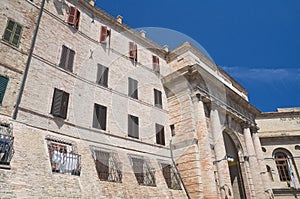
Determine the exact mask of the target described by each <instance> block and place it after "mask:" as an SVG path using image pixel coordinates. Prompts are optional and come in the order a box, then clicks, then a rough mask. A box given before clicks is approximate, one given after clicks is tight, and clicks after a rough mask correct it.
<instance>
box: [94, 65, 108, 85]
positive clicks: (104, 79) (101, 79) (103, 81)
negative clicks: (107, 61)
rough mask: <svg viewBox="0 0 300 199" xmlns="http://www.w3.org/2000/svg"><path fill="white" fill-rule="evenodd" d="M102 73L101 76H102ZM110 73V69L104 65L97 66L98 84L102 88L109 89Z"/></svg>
mask: <svg viewBox="0 0 300 199" xmlns="http://www.w3.org/2000/svg"><path fill="white" fill-rule="evenodd" d="M100 73H101V74H100ZM108 73H109V68H108V67H106V66H104V65H102V64H97V79H96V83H97V84H98V85H100V86H104V87H106V88H107V87H108Z"/></svg>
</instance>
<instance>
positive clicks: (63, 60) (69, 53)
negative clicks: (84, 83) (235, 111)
mask: <svg viewBox="0 0 300 199" xmlns="http://www.w3.org/2000/svg"><path fill="white" fill-rule="evenodd" d="M74 56H75V51H74V50H71V49H69V48H68V47H66V46H64V45H63V46H62V51H61V57H60V63H59V67H61V68H63V69H65V70H68V71H70V72H72V71H73V62H74Z"/></svg>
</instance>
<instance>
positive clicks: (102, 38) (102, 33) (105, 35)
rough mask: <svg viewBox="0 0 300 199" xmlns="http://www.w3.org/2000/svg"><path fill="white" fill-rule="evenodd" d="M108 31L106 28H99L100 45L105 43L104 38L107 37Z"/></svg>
mask: <svg viewBox="0 0 300 199" xmlns="http://www.w3.org/2000/svg"><path fill="white" fill-rule="evenodd" d="M107 33H108V30H107V27H106V26H101V33H100V43H106V38H107V36H108V34H107Z"/></svg>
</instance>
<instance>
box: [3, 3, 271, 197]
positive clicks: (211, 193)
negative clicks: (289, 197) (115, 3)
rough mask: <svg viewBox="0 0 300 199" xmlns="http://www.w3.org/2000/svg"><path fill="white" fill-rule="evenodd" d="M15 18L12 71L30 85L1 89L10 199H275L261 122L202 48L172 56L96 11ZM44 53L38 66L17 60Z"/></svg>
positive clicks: (62, 9) (60, 10)
mask: <svg viewBox="0 0 300 199" xmlns="http://www.w3.org/2000/svg"><path fill="white" fill-rule="evenodd" d="M4 7H5V8H4V9H2V10H1V14H2V15H1V16H2V20H1V24H3V26H1V27H5V28H3V30H2V32H3V35H2V41H1V45H3V47H2V46H1V57H4V60H7V63H6V64H3V65H4V68H5V67H6V66H9V65H14V64H15V65H17V66H18V67H20V68H21V69H20V72H19V76H18V80H19V82H17V81H15V82H11V83H10V81H9V83H8V85H10V86H4V85H5V84H4V83H5V82H4V81H2V82H4V83H2V84H1V85H0V86H1V89H2V90H1V96H4V97H3V100H2V104H1V111H2V110H4V109H5V104H7V107H10V108H9V109H7V110H9V111H10V112H8V114H5V113H4V112H1V113H2V115H1V119H2V122H1V125H2V126H1V132H2V136H1V137H0V141H1V143H0V145H1V153H0V154H1V161H0V176H1V178H0V195H1V197H2V196H3V197H5V198H28V197H33V198H35V197H51V198H52V197H53V198H58V197H64V198H70V197H74V198H207V199H208V198H259V199H260V198H272V197H273V196H272V189H270V187H269V178H266V176H267V167H266V166H265V163H264V159H263V153H262V151H261V145H260V141H259V138H258V133H257V127H256V123H255V117H256V116H257V115H259V114H260V111H259V110H257V109H256V108H255V107H254V106H253V105H251V104H250V103H249V101H248V98H247V91H246V90H245V89H244V88H243V87H242V86H241V85H239V84H238V83H237V82H236V81H235V80H234V79H232V78H231V77H230V76H229V75H228V74H226V73H225V72H224V71H223V70H222V69H221V68H219V67H218V66H217V65H216V64H215V63H214V62H213V61H212V60H210V59H209V58H208V57H207V56H205V55H204V54H203V53H202V52H201V51H199V50H198V49H196V48H195V47H194V46H193V45H192V44H190V43H183V44H182V45H180V46H179V47H177V48H175V49H174V50H172V51H170V52H168V50H167V49H166V48H164V49H162V48H161V47H160V46H158V45H157V44H155V43H153V42H151V41H150V40H148V39H147V38H146V35H145V32H143V31H142V32H141V33H137V32H135V31H133V30H132V29H131V28H129V27H128V26H126V25H125V24H124V23H123V21H122V17H121V16H118V17H117V18H113V17H112V16H110V15H109V14H107V13H105V12H104V11H102V10H100V9H98V8H95V7H94V1H86V0H78V1H72V0H70V1H65V0H49V1H45V0H43V1H39V0H33V1H29V0H24V1H21V0H19V1H17V2H15V1H8V0H5V1H4ZM14 8H16V9H15V10H14ZM7 10H9V12H8V11H7ZM30 10H34V11H35V15H33V16H35V17H33V16H28V13H30ZM10 12H11V13H10ZM9 13H10V14H9ZM20 13H21V14H20ZM38 13H42V15H41V17H40V18H36V16H37V15H38ZM5 14H6V15H5ZM8 15H9V16H8ZM3 16H6V17H5V18H4V17H3ZM29 19H30V22H32V24H31V25H30V26H29V25H28V28H26V27H27V26H26V25H25V24H26V23H25V22H26V21H27V20H29ZM22 20H24V21H22ZM11 21H20V22H18V23H11ZM6 24H7V25H6ZM11 24H12V25H11ZM15 24H17V25H15ZM35 24H38V25H35ZM19 27H21V28H22V27H24V28H22V30H23V29H26V31H28V33H27V34H25V30H24V32H23V31H18V30H17V29H18V28H19ZM34 28H37V30H38V31H36V32H34V31H33V30H34ZM29 30H31V31H29ZM9 35H10V36H9ZM8 36H9V37H8ZM8 38H9V39H8ZM11 38H12V42H10V41H11ZM14 38H20V39H19V40H18V42H17V43H16V42H15V40H14ZM7 40H8V41H7ZM33 41H34V42H33ZM32 42H33V43H34V48H33V51H32V53H29V52H28V53H27V54H25V55H24V56H25V58H23V59H25V60H28V57H30V59H29V60H30V62H28V61H26V62H25V61H24V62H22V63H19V64H16V61H17V62H18V61H19V60H22V59H21V57H22V56H21V55H20V56H19V57H15V58H14V59H11V58H10V57H9V56H10V54H14V55H15V56H17V55H16V53H12V52H11V51H12V50H15V51H16V50H20V49H23V47H22V46H23V43H24V45H25V43H26V44H27V43H28V44H31V43H32ZM15 44H17V46H19V48H20V49H17V48H16V47H15ZM29 48H30V47H28V48H27V49H29ZM2 49H4V50H2ZM26 56H27V57H26ZM26 58H27V59H26ZM26 67H28V68H27V69H28V71H27V72H26V73H25V74H24V73H23V72H22V71H24V69H25V68H26ZM6 68H8V69H9V67H6ZM8 69H5V70H8ZM0 72H1V73H0V75H1V77H6V76H5V74H7V73H6V72H5V71H4V69H3V71H0ZM24 77H25V78H24ZM22 78H23V81H22V82H21V79H22ZM18 86H21V88H22V87H23V88H24V89H23V91H22V92H18V88H19V87H18ZM11 87H15V88H16V89H15V90H10V89H9V88H11ZM19 93H20V95H19V96H21V98H20V97H19V98H17V97H15V98H13V97H12V94H14V95H15V96H17V95H18V94H19ZM18 99H19V102H18ZM12 111H14V113H15V114H12ZM9 116H11V117H9Z"/></svg>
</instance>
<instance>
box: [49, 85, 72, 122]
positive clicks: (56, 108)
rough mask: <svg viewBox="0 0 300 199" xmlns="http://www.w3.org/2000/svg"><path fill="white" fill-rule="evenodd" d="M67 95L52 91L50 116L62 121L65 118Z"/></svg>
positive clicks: (57, 90)
mask: <svg viewBox="0 0 300 199" xmlns="http://www.w3.org/2000/svg"><path fill="white" fill-rule="evenodd" d="M68 103H69V93H66V92H64V91H62V90H59V89H57V88H55V89H54V93H53V101H52V107H51V114H52V115H53V116H56V117H60V118H63V119H66V118H67V112H68Z"/></svg>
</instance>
